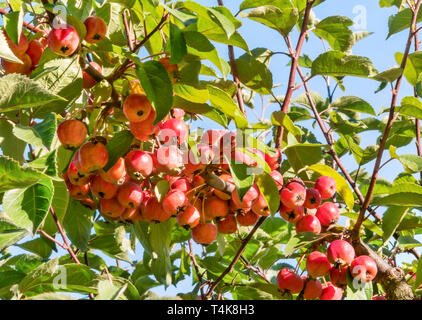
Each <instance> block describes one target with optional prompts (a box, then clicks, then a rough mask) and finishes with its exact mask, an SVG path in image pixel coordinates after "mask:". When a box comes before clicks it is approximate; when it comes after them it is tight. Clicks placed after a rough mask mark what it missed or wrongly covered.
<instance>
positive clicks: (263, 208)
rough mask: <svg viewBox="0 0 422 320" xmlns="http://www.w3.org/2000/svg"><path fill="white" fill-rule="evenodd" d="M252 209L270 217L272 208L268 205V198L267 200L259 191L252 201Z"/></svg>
mask: <svg viewBox="0 0 422 320" xmlns="http://www.w3.org/2000/svg"><path fill="white" fill-rule="evenodd" d="M252 211H253V212H255V213H256V214H258V215H260V216H265V217H268V216H269V215H270V214H271V211H270V208H269V207H268V204H267V200H265V198H264V196H263V195H262V193H259V196H258V198H256V199H255V200H254V201H253V203H252Z"/></svg>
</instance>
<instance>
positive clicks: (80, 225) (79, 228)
mask: <svg viewBox="0 0 422 320" xmlns="http://www.w3.org/2000/svg"><path fill="white" fill-rule="evenodd" d="M92 216H93V211H92V210H90V209H89V208H87V207H85V206H83V205H82V204H81V203H80V202H79V201H77V200H75V199H71V200H70V203H69V206H68V208H67V212H66V215H65V216H64V219H63V227H64V229H65V231H66V234H67V236H68V237H69V239H70V241H72V244H74V245H75V246H76V247H77V248H78V249H79V250H81V251H87V249H88V241H89V237H90V235H91V229H92Z"/></svg>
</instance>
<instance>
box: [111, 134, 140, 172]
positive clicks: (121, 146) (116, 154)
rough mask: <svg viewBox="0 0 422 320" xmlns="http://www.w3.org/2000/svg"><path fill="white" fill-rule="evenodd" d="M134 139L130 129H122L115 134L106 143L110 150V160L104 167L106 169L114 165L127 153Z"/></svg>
mask: <svg viewBox="0 0 422 320" xmlns="http://www.w3.org/2000/svg"><path fill="white" fill-rule="evenodd" d="M133 139H134V138H133V135H132V133H131V132H130V131H129V130H122V131H119V132H116V133H115V134H114V135H113V137H112V138H111V139H110V141H109V142H108V143H107V145H106V148H107V151H108V162H107V164H106V166H105V167H104V170H105V171H107V170H108V169H110V168H111V167H112V166H114V164H115V163H116V162H117V160H119V158H120V157H122V156H124V155H125V153H126V152H127V150H128V149H129V147H130V145H131V144H132V142H133Z"/></svg>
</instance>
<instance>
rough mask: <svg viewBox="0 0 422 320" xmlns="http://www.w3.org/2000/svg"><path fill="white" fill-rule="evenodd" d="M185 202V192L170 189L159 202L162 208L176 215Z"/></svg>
mask: <svg viewBox="0 0 422 320" xmlns="http://www.w3.org/2000/svg"><path fill="white" fill-rule="evenodd" d="M187 204H188V199H187V198H186V195H185V193H184V192H182V191H180V190H171V191H170V192H169V193H167V194H166V195H165V196H164V198H163V201H162V202H161V205H162V207H163V210H164V211H165V212H166V213H168V214H170V215H171V216H176V215H177V214H178V213H179V212H182V211H183V210H184V209H185V207H186V205H187Z"/></svg>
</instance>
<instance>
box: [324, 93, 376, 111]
mask: <svg viewBox="0 0 422 320" xmlns="http://www.w3.org/2000/svg"><path fill="white" fill-rule="evenodd" d="M331 107H332V108H336V109H339V110H340V111H342V110H351V111H357V112H363V113H367V114H371V115H373V116H375V115H376V114H375V111H374V109H373V108H372V106H371V105H370V104H369V103H368V102H366V101H365V100H363V99H361V98H359V97H355V96H344V97H341V98H338V99H337V100H336V101H334V103H333V104H332V105H331Z"/></svg>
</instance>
